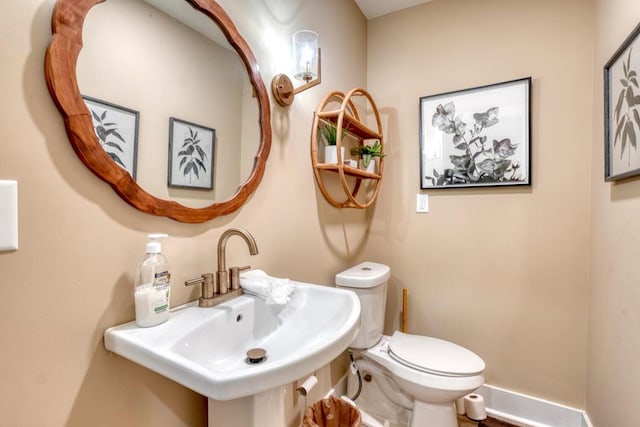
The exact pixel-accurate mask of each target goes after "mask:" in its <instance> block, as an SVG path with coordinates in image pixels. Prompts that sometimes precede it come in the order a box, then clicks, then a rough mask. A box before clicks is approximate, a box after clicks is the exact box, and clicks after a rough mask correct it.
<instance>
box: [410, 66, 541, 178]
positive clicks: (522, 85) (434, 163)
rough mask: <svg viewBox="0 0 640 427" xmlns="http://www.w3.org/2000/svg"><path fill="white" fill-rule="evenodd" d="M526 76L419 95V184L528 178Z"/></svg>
mask: <svg viewBox="0 0 640 427" xmlns="http://www.w3.org/2000/svg"><path fill="white" fill-rule="evenodd" d="M530 92H531V78H530V77H527V78H524V79H519V80H512V81H508V82H502V83H496V84H492V85H487V86H481V87H476V88H471V89H465V90H459V91H455V92H447V93H441V94H438V95H429V96H424V97H422V98H420V188H421V189H423V190H426V189H445V188H456V187H457V188H463V187H496V186H513V185H530V184H531V142H530V139H531V136H530V134H531V125H530V116H531V112H530V111H531V108H530V106H531V97H530Z"/></svg>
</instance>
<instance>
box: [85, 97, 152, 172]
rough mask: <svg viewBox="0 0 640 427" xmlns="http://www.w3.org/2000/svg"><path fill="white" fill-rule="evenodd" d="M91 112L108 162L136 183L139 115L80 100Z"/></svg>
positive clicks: (96, 102)
mask: <svg viewBox="0 0 640 427" xmlns="http://www.w3.org/2000/svg"><path fill="white" fill-rule="evenodd" d="M82 99H83V100H84V103H85V104H86V105H87V108H89V111H90V112H91V119H92V121H93V128H94V130H95V132H96V136H97V137H98V141H100V145H101V146H102V148H103V149H104V151H105V152H106V153H107V154H108V155H109V157H111V159H112V160H113V161H114V162H115V163H116V164H117V165H118V166H120V167H121V168H123V169H125V170H126V171H127V172H129V175H131V177H132V178H133V179H134V180H135V179H136V170H137V163H138V122H139V117H140V114H139V113H138V112H137V111H135V110H132V109H130V108H127V107H122V106H120V105H116V104H112V103H110V102H106V101H102V100H100V99H97V98H92V97H89V96H84V95H83V96H82Z"/></svg>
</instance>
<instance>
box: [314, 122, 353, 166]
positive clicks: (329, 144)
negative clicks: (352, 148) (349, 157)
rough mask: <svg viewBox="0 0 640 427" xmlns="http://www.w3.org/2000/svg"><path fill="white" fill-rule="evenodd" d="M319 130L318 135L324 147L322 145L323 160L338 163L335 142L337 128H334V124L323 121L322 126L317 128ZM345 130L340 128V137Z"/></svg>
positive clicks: (342, 150)
mask: <svg viewBox="0 0 640 427" xmlns="http://www.w3.org/2000/svg"><path fill="white" fill-rule="evenodd" d="M318 130H319V131H320V135H321V136H322V139H324V142H325V144H326V145H325V147H324V162H325V163H331V164H337V163H338V153H337V150H336V144H337V141H338V130H337V129H336V125H334V124H333V123H330V122H324V123H323V124H322V126H320V127H319V129H318ZM346 133H347V131H346V130H345V129H342V137H343V138H344V136H345V134H346ZM340 151H341V154H342V161H343V162H344V145H343V146H342V147H341V150H340Z"/></svg>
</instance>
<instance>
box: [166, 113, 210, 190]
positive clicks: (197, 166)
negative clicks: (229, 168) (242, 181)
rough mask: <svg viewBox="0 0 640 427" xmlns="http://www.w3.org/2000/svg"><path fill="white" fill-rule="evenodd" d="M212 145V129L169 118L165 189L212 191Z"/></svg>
mask: <svg viewBox="0 0 640 427" xmlns="http://www.w3.org/2000/svg"><path fill="white" fill-rule="evenodd" d="M215 144H216V130H215V129H213V128H209V127H206V126H202V125H199V124H196V123H191V122H188V121H185V120H181V119H177V118H175V117H171V118H170V119H169V170H168V173H167V184H168V186H169V187H174V188H188V189H195V190H213V184H214V165H215Z"/></svg>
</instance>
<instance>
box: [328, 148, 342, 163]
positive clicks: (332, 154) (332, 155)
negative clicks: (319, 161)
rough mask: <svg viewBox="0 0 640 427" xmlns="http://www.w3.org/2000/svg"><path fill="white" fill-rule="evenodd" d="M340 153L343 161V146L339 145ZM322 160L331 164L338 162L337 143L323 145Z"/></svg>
mask: <svg viewBox="0 0 640 427" xmlns="http://www.w3.org/2000/svg"><path fill="white" fill-rule="evenodd" d="M340 148H341V150H340V154H341V157H342V161H343V162H344V147H340ZM324 162H325V163H328V164H332V165H336V164H338V150H337V145H325V147H324Z"/></svg>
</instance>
